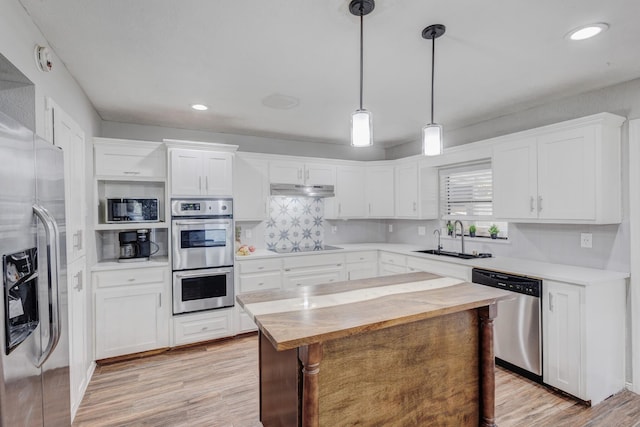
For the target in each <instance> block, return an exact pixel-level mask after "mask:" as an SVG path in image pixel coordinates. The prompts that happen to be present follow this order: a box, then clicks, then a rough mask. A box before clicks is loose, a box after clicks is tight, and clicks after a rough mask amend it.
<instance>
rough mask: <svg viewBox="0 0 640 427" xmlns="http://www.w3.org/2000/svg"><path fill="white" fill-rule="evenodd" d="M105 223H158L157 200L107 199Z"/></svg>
mask: <svg viewBox="0 0 640 427" xmlns="http://www.w3.org/2000/svg"><path fill="white" fill-rule="evenodd" d="M105 207H106V215H105V218H106V222H108V223H118V222H158V221H159V220H160V218H159V215H158V214H159V211H158V199H138V198H127V199H107V203H106V204H105Z"/></svg>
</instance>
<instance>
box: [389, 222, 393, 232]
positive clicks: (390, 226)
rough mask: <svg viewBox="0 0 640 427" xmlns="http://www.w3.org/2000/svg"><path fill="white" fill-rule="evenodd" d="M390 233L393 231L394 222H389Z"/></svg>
mask: <svg viewBox="0 0 640 427" xmlns="http://www.w3.org/2000/svg"><path fill="white" fill-rule="evenodd" d="M389 233H393V224H389Z"/></svg>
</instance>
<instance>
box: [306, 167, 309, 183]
mask: <svg viewBox="0 0 640 427" xmlns="http://www.w3.org/2000/svg"><path fill="white" fill-rule="evenodd" d="M305 180H307V181H308V180H309V169H307V176H306V178H305Z"/></svg>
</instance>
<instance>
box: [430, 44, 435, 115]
mask: <svg viewBox="0 0 640 427" xmlns="http://www.w3.org/2000/svg"><path fill="white" fill-rule="evenodd" d="M434 34H435V31H434ZM435 57H436V38H435V37H433V38H432V39H431V123H433V81H434V74H435Z"/></svg>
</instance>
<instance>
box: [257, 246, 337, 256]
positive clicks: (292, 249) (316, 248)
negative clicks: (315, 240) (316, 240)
mask: <svg viewBox="0 0 640 427" xmlns="http://www.w3.org/2000/svg"><path fill="white" fill-rule="evenodd" d="M336 249H342V248H339V247H337V246H331V245H323V246H312V247H304V248H301V247H298V246H292V247H290V248H269V250H270V251H272V252H276V253H279V254H290V253H295V252H322V251H334V250H336Z"/></svg>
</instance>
